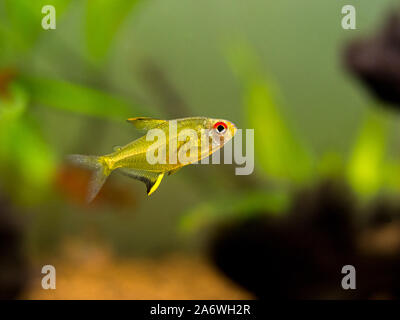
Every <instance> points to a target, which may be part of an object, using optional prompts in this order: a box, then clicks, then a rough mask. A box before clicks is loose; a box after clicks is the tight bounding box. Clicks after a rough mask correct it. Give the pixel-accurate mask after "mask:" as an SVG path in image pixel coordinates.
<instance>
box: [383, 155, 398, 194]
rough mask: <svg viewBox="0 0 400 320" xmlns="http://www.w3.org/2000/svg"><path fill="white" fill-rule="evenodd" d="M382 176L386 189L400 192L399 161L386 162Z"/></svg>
mask: <svg viewBox="0 0 400 320" xmlns="http://www.w3.org/2000/svg"><path fill="white" fill-rule="evenodd" d="M382 175H383V180H384V188H385V189H387V190H389V191H394V192H397V193H398V192H400V163H399V161H398V160H397V161H389V162H386V163H385V165H384V167H383V172H382Z"/></svg>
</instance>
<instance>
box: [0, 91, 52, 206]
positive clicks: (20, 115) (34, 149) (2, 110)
mask: <svg viewBox="0 0 400 320" xmlns="http://www.w3.org/2000/svg"><path fill="white" fill-rule="evenodd" d="M28 100H29V99H28V94H27V92H26V91H25V90H24V88H23V87H21V86H20V85H19V84H18V83H12V84H11V85H10V86H9V88H8V96H7V97H1V98H0V172H1V177H2V181H1V182H2V183H5V184H6V185H7V191H8V192H10V194H11V195H12V196H13V197H15V198H16V200H18V202H20V203H21V202H23V203H25V204H28V203H33V202H37V201H39V200H40V198H41V196H42V195H43V194H44V193H43V190H45V189H47V188H48V187H49V185H50V184H51V182H52V179H53V173H54V169H55V157H54V154H53V152H52V151H51V150H50V148H49V147H48V145H47V143H46V142H45V141H44V140H43V138H42V136H41V134H40V131H39V128H38V127H37V126H36V125H35V123H34V122H33V120H31V119H29V117H28V115H27V114H26V113H25V109H26V106H27V103H28Z"/></svg>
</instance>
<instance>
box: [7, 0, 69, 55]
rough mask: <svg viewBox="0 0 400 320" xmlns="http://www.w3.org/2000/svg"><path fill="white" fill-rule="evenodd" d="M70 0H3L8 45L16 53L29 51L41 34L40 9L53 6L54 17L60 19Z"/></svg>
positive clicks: (42, 30)
mask: <svg viewBox="0 0 400 320" xmlns="http://www.w3.org/2000/svg"><path fill="white" fill-rule="evenodd" d="M69 2H70V0H34V1H29V0H28V1H27V0H5V9H6V16H7V22H8V25H9V32H8V34H9V36H8V37H7V42H8V45H11V44H13V45H14V46H15V49H16V50H18V51H25V50H27V49H30V48H31V47H32V45H33V44H34V43H35V41H36V39H37V36H38V35H39V34H40V33H41V32H48V31H45V30H44V29H43V28H42V19H43V17H44V16H45V15H44V14H43V13H42V7H43V6H45V5H53V6H54V8H55V9H56V17H57V19H59V18H60V16H61V14H62V13H63V12H64V10H65V8H66V6H67V5H68V3H69Z"/></svg>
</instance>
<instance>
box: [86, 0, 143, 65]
mask: <svg viewBox="0 0 400 320" xmlns="http://www.w3.org/2000/svg"><path fill="white" fill-rule="evenodd" d="M138 2H139V0H112V1H110V0H96V1H93V0H88V1H87V9H86V41H87V45H88V50H89V53H90V55H91V57H92V58H94V59H95V60H101V59H102V58H104V56H105V55H106V54H107V52H108V49H109V46H110V43H111V42H112V40H113V38H114V36H115V33H116V32H117V30H118V29H119V27H120V25H121V23H122V22H123V21H124V19H125V17H126V16H127V15H128V14H129V13H130V11H131V9H132V7H133V5H136V4H137V3H138Z"/></svg>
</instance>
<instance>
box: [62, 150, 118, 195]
mask: <svg viewBox="0 0 400 320" xmlns="http://www.w3.org/2000/svg"><path fill="white" fill-rule="evenodd" d="M68 160H69V161H71V162H72V163H75V164H76V165H79V166H82V167H86V168H89V169H92V170H93V176H92V178H91V180H90V183H89V191H88V194H87V197H86V199H87V202H92V201H93V199H94V198H96V196H97V194H98V193H99V191H100V189H101V187H102V186H103V184H104V182H105V181H106V179H107V177H108V176H109V175H110V173H111V170H110V168H109V167H108V165H107V163H106V162H105V161H104V158H103V157H97V156H85V155H80V154H72V155H69V156H68Z"/></svg>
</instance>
